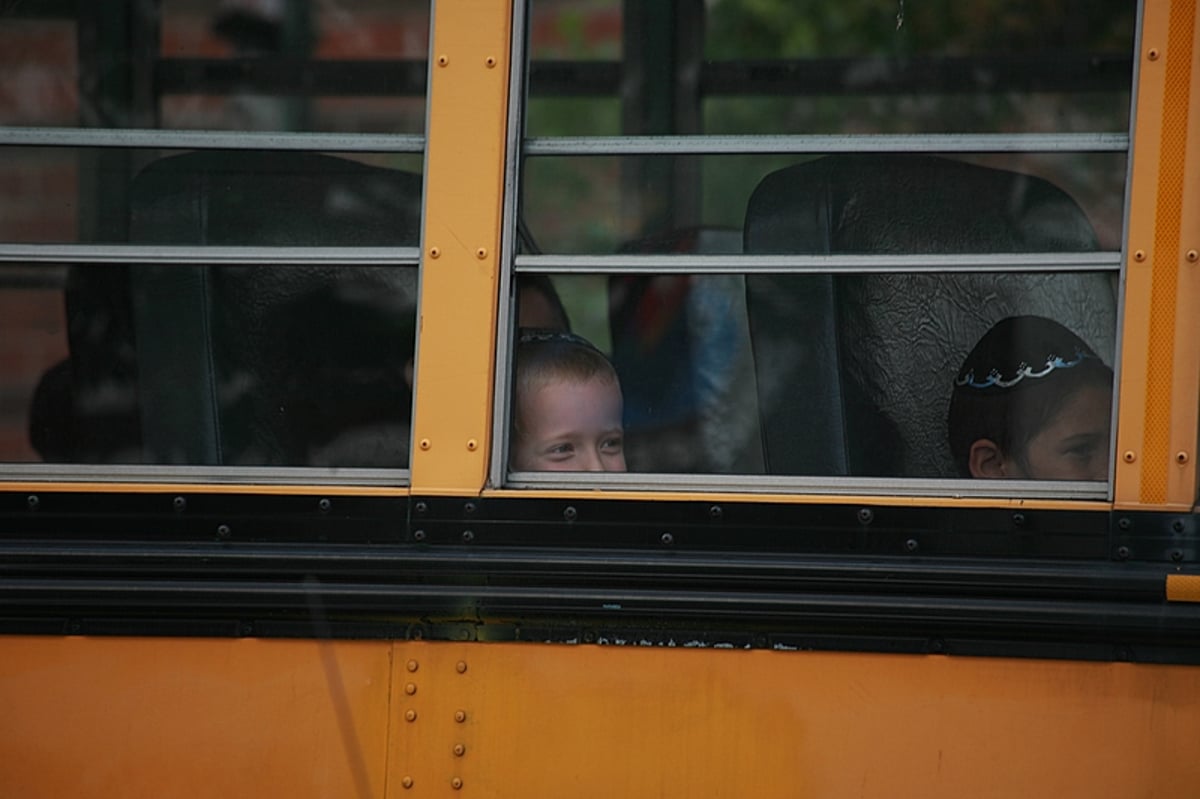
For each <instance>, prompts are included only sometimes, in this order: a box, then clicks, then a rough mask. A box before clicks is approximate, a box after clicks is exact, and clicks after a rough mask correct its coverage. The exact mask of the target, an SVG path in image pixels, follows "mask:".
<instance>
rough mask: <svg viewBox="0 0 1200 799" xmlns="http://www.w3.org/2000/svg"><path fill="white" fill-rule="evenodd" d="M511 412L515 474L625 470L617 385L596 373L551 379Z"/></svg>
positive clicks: (521, 400)
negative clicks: (515, 421) (516, 430)
mask: <svg viewBox="0 0 1200 799" xmlns="http://www.w3.org/2000/svg"><path fill="white" fill-rule="evenodd" d="M517 413H518V414H519V419H520V427H521V435H519V436H518V437H517V438H516V440H515V441H514V442H513V452H512V458H511V460H512V468H513V469H514V470H515V471H519V472H623V471H625V446H624V434H623V429H622V426H621V387H620V386H619V385H618V384H617V383H616V382H615V381H613V380H611V379H608V378H606V377H604V376H599V375H597V376H595V377H591V378H589V379H587V380H584V381H578V380H551V381H550V382H547V383H543V384H542V385H540V386H538V387H537V388H535V389H534V390H533V391H531V392H529V393H528V394H526V395H525V396H522V397H521V399H520V401H519V407H518V408H517Z"/></svg>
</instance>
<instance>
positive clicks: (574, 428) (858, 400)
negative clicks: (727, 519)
mask: <svg viewBox="0 0 1200 799" xmlns="http://www.w3.org/2000/svg"><path fill="white" fill-rule="evenodd" d="M1113 278H1114V275H1113V274H1109V273H1100V272H1096V273H1065V274H1053V273H1045V272H1043V273H1013V272H1008V273H979V272H971V273H954V274H941V275H934V274H917V275H913V274H899V273H889V274H846V275H829V274H825V275H821V274H811V273H809V274H753V275H733V274H731V275H694V274H690V275H689V274H660V275H609V276H603V275H590V276H586V277H585V276H579V275H557V276H554V277H553V278H552V279H549V280H547V279H546V278H545V277H543V276H536V277H535V276H530V275H519V276H518V279H517V286H518V295H517V297H518V304H517V312H518V317H519V319H520V323H521V324H522V325H523V334H524V336H525V338H526V339H529V338H530V337H532V338H533V339H535V340H536V339H537V338H538V336H543V337H545V336H550V337H553V336H555V335H561V334H556V333H553V332H547V329H546V328H545V327H544V324H545V323H544V322H538V323H537V326H538V328H540V329H539V330H537V331H532V330H530V329H529V327H530V325H529V324H528V323H529V322H531V321H532V320H531V319H530V318H529V317H527V315H526V312H525V309H526V308H527V307H529V308H532V307H533V306H534V305H535V302H534V300H533V297H534V296H535V295H537V296H540V297H544V296H546V295H547V293H548V292H550V293H552V294H553V295H555V297H556V299H554V300H553V301H554V302H560V301H561V300H562V298H564V297H567V296H570V295H571V294H572V292H574V291H576V290H577V286H578V285H579V284H582V285H585V286H588V287H589V288H590V289H591V290H590V291H589V292H588V294H587V301H586V302H579V301H576V302H573V303H570V304H568V303H566V302H561V303H560V305H559V307H561V308H565V309H566V317H565V318H564V319H563V320H562V322H563V324H562V326H561V327H559V328H558V330H560V331H564V330H566V329H568V328H569V329H570V330H571V331H572V333H573V334H574V335H576V336H580V337H581V339H583V340H586V341H588V342H589V344H587V345H581V346H584V347H587V346H591V344H594V343H595V342H593V341H592V339H593V337H595V338H599V335H598V333H599V331H597V329H596V328H595V327H594V324H595V322H594V319H595V317H597V316H600V315H603V316H604V317H606V319H607V331H604V332H605V333H606V336H605V338H606V339H607V341H606V345H600V346H597V347H596V349H598V350H602V352H603V354H604V357H605V358H606V359H607V361H605V362H604V363H601V364H600V365H595V364H594V363H593V365H592V366H589V367H588V369H586V370H584V372H582V373H581V372H579V371H572V370H573V369H575V365H573V355H572V353H573V352H574V350H573V349H572V348H571V347H569V346H565V345H564V346H562V347H560V348H559V350H557V351H556V357H557V358H559V359H560V360H558V361H556V362H555V363H554V364H552V365H551V366H547V365H546V364H545V363H544V362H543V361H544V360H545V359H547V358H549V356H547V355H546V354H545V353H544V352H542V353H540V354H539V353H536V352H534V351H533V350H532V349H531V348H530V347H529V345H528V344H522V343H518V345H517V350H516V365H515V370H516V377H515V379H514V392H515V396H514V398H513V406H512V407H513V409H514V410H513V423H514V429H513V436H514V438H513V440H512V453H513V454H512V457H511V458H510V466H511V467H512V468H513V469H514V470H519V471H543V470H556V469H560V468H565V469H570V470H575V471H588V470H594V471H613V470H615V469H607V468H604V467H603V466H602V465H600V464H602V462H603V459H602V455H603V453H602V451H601V446H602V445H603V443H604V441H605V440H606V439H605V438H604V437H603V435H604V434H607V433H611V427H612V426H611V424H610V425H608V426H605V425H603V424H600V425H597V424H596V420H595V419H592V418H591V417H589V416H588V412H589V410H595V409H596V408H607V409H611V405H612V397H611V396H610V394H611V390H612V385H613V381H609V380H607V379H598V378H595V376H596V375H600V376H601V378H603V376H604V375H606V374H607V371H606V370H607V368H608V367H606V366H605V365H604V364H605V363H607V364H611V371H612V373H613V374H614V375H615V376H616V378H617V383H619V389H620V396H619V399H620V402H621V404H622V416H621V429H620V432H621V438H622V458H623V462H622V465H623V466H624V467H625V468H627V469H628V470H629V471H633V472H661V473H692V474H705V473H708V474H715V473H725V474H733V473H737V474H758V473H767V474H774V475H803V476H839V475H841V476H860V477H911V478H954V477H970V476H976V477H1008V478H1025V479H1073V480H1080V479H1083V480H1103V479H1105V478H1106V477H1107V470H1108V451H1109V429H1110V428H1109V425H1110V416H1111V401H1112V390H1113V388H1112V370H1111V365H1112V363H1113V356H1114V350H1115V329H1116V321H1115V320H1116V293H1115V292H1116V286H1115V281H1114V279H1113ZM585 310H586V312H587V316H585V315H584V313H583V312H584V311H585ZM589 317H590V318H589ZM1013 317H1017V319H1016V320H1015V321H1014V320H1012V318H1013ZM1006 319H1009V321H1007V322H1004V321H1002V320H1006ZM998 323H999V324H998ZM993 328H995V329H996V331H995V332H992V333H990V334H989V330H993ZM1014 330H1015V332H1014ZM981 341H982V343H981ZM523 357H524V358H527V359H528V360H527V362H526V364H524V365H523V364H522V358H523ZM535 360H536V361H538V362H539V365H538V366H537V368H536V369H533V373H534V374H536V375H538V376H539V379H538V380H533V379H531V378H530V376H529V375H530V373H531V371H530V370H531V369H532V367H530V366H529V365H528V364H529V363H532V362H534V361H535ZM584 360H588V359H587V358H584ZM591 360H592V361H595V360H596V359H591ZM550 383H555V384H566V385H565V386H564V385H560V386H559V388H558V389H556V391H558V392H559V394H561V395H562V396H559V394H554V393H553V392H542V391H541V388H542V387H543V386H544V385H546V384H550ZM589 392H590V393H589ZM964 392H965V393H964ZM960 395H961V396H960ZM952 397H955V398H956V399H955V402H956V403H957V405H958V410H957V411H955V412H953V413H952V412H951V400H952ZM556 403H557V404H556ZM964 417H965V419H966V422H967V423H966V424H964ZM552 420H553V421H555V422H557V427H556V428H555V429H554V430H549V429H545V430H544V429H543V427H544V426H546V425H550V422H551V421H552ZM534 421H538V422H540V423H541V424H534V423H533V422H534ZM589 424H590V425H591V426H590V427H589V426H588V425H589ZM989 424H990V425H991V427H989V426H988V425H989ZM582 431H588V432H589V434H591V433H595V434H596V435H595V436H592V437H590V438H588V437H585V436H581V439H582V440H584V441H586V442H587V443H588V444H589V445H590V446H592V451H591V460H590V461H589V460H586V459H580V460H573V461H570V463H569V465H567V466H558V465H555V464H554V463H551V462H549V458H550V457H551V456H559V455H562V453H561V451H560V450H559V449H557V448H564V449H569V450H570V452H571V453H572V455H575V454H578V452H579V450H580V448H581V446H582V445H581V444H580V439H573V438H571V436H568V435H567V434H568V433H572V434H579V433H581V432H582ZM542 434H544V437H543V438H538V436H539V435H542ZM555 434H558V435H559V436H560V437H561V438H562V439H563V440H552V439H554V436H555ZM566 439H571V440H570V441H567V440H566ZM983 439H986V441H987V443H988V444H990V445H992V446H991V449H990V450H989V449H987V447H976V449H977V450H978V452H977V454H976V455H974V456H972V455H971V454H970V452H971V450H972V447H973V446H974V445H975V444H976V442H977V441H979V440H983ZM964 440H965V443H964ZM531 441H538V442H540V443H541V444H542V445H545V446H544V448H543V450H542V451H541V454H544V455H546V457H545V458H543V459H542V460H540V461H539V460H537V459H536V458H531V457H530V451H529V448H530V446H532V444H531V443H530V442H531ZM964 453H965V454H964ZM535 454H537V453H535ZM988 454H990V456H991V457H990V459H989V458H988V457H985V455H988ZM972 457H974V458H975V460H976V461H977V462H978V463H977V464H976V467H975V468H972V466H971V465H970V463H971V458H972ZM562 459H563V460H564V461H567V460H569V459H568V458H567V457H566V456H565V455H564V456H562Z"/></svg>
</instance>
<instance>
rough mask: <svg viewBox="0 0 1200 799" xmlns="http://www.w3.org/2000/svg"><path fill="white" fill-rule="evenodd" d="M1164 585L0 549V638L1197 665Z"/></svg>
mask: <svg viewBox="0 0 1200 799" xmlns="http://www.w3.org/2000/svg"><path fill="white" fill-rule="evenodd" d="M1169 571H1173V570H1172V569H1170V567H1165V566H1162V565H1155V564H1147V563H1107V562H1101V563H1086V562H1059V563H1047V562H1032V561H1025V560H1004V559H976V560H973V561H972V560H966V559H937V558H927V559H923V558H922V559H917V558H914V559H909V560H907V561H906V560H905V559H903V558H895V557H892V558H862V557H860V558H854V559H848V558H838V557H833V556H797V555H790V556H767V555H761V554H759V555H745V556H741V557H733V556H727V555H713V554H704V553H665V552H663V553H656V552H651V553H645V552H635V551H578V550H577V551H573V552H570V553H564V552H562V551H558V550H552V549H541V548H534V549H524V550H490V549H469V548H465V547H461V548H454V547H429V546H401V547H382V546H374V547H349V546H329V545H327V546H323V547H318V548H305V547H298V546H273V545H243V546H237V545H183V546H181V545H178V544H170V543H165V544H160V545H133V544H116V545H101V544H92V545H80V544H72V545H66V546H63V545H56V544H54V543H53V542H50V543H45V542H7V543H4V544H3V545H0V631H14V630H19V629H28V628H29V626H30V624H31V623H32V621H31V620H36V619H42V620H56V619H72V620H73V621H72V622H71V623H72V624H75V625H76V626H77V628H78V629H79V630H80V631H83V632H95V629H94V627H95V625H96V624H99V623H100V622H101V621H103V624H101V627H103V628H104V629H115V630H120V631H121V632H122V634H137V633H138V632H139V631H147V630H148V631H153V632H152V633H147V634H163V632H162V631H164V630H166V631H170V630H172V629H175V630H178V631H181V632H180V634H187V632H186V631H187V630H189V629H192V628H193V627H194V626H195V625H197V624H199V623H200V622H201V621H203V622H204V624H205V625H207V626H205V627H204V629H226V630H230V631H233V630H241V629H243V627H244V626H245V627H247V628H248V629H252V630H255V631H257V632H256V634H269V633H266V632H264V631H268V630H270V629H272V627H271V624H275V625H276V627H275V629H281V630H284V631H285V633H284V634H291V635H305V634H307V635H318V636H319V635H324V634H326V633H322V632H319V631H321V630H326V629H328V630H333V631H335V632H334V633H333V634H335V635H336V634H339V633H337V632H336V631H337V630H344V631H345V634H349V635H354V634H356V632H355V631H356V630H357V631H359V632H361V630H362V628H363V625H364V624H366V625H370V624H374V625H376V626H378V625H383V628H384V632H383V633H381V634H390V635H405V634H406V633H405V631H406V630H408V629H409V628H410V627H412V626H413V625H418V626H422V627H429V626H430V625H431V624H433V622H435V621H437V620H443V621H446V622H454V623H457V624H458V625H459V626H458V627H455V628H454V629H455V630H456V631H461V630H463V629H467V630H470V631H471V632H470V635H471V637H494V636H495V635H496V634H495V633H489V632H486V631H487V630H489V629H493V630H495V629H501V628H504V627H506V626H513V625H517V626H520V625H525V626H533V627H537V628H539V629H541V630H543V632H542V633H541V635H542V636H550V637H551V638H553V637H555V636H557V637H559V638H570V636H572V635H574V634H575V633H576V632H577V631H578V629H579V628H580V626H581V625H585V626H590V627H592V628H594V629H603V630H607V631H608V633H607V634H608V635H610V636H613V637H616V638H622V637H628V636H631V635H634V634H636V633H637V632H638V631H644V630H647V629H651V630H659V631H661V632H662V633H663V635H668V634H670V635H674V633H671V631H672V630H676V629H679V630H703V631H704V634H705V635H706V636H709V637H710V638H711V637H714V636H715V638H721V637H722V636H725V637H730V636H732V637H735V638H736V637H738V636H742V637H745V636H758V635H762V636H766V638H765V639H764V640H767V641H779V640H782V639H781V638H780V636H797V635H800V636H812V635H820V636H825V637H832V638H834V639H837V640H850V641H854V640H857V641H859V642H860V643H859V645H857V646H860V647H866V648H868V649H870V648H872V647H876V646H882V647H884V648H887V647H888V646H891V645H892V644H888V643H886V642H887V641H891V642H893V643H894V642H895V641H898V640H901V639H920V640H932V639H935V638H937V639H943V640H951V641H952V640H957V639H959V638H970V639H971V640H973V641H976V642H979V641H985V642H986V641H992V642H993V644H994V648H993V649H992V650H989V649H988V648H987V646H983V650H979V647H980V646H981V645H980V644H978V643H977V644H974V645H973V646H974V647H975V650H978V651H990V652H992V653H993V654H1004V653H1005V652H1009V651H1010V650H1012V649H1013V647H1016V649H1017V650H1020V651H1022V652H1026V653H1027V652H1030V651H1037V652H1043V653H1049V654H1048V655H1047V656H1057V655H1055V654H1054V653H1055V652H1060V651H1061V650H1058V649H1056V648H1055V647H1058V646H1060V645H1068V644H1069V645H1072V646H1074V645H1084V644H1086V645H1087V646H1100V647H1101V649H1102V650H1103V651H1108V650H1107V649H1105V648H1106V647H1129V646H1132V645H1136V647H1137V649H1138V651H1140V652H1151V651H1152V652H1156V653H1157V654H1156V657H1158V658H1165V659H1168V660H1171V662H1200V605H1195V604H1184V603H1167V602H1166V601H1165V599H1164V597H1163V587H1164V583H1165V577H1166V574H1167V573H1168V572H1169ZM222 618H224V619H225V620H226V621H225V622H220V623H218V622H219V620H220V619H222ZM214 619H215V620H217V621H216V622H214ZM247 619H250V620H252V621H250V622H245V621H244V620H247ZM121 620H124V623H122V622H121ZM265 622H270V623H271V624H266V626H264V623H265ZM285 623H286V624H285ZM55 624H58V622H55ZM213 624H216V626H215V627H213V626H212V625H213ZM105 625H107V626H105ZM280 625H282V626H280ZM306 625H307V626H306ZM463 625H465V627H464V626H463ZM372 629H373V628H372ZM305 630H309V632H308V633H305ZM545 631H549V632H545ZM230 634H239V633H236V632H231V633H230ZM456 634H457V633H456ZM456 640H457V639H456ZM863 641H870V642H874V643H869V644H868V643H863ZM881 642H883V643H881ZM847 645H849V644H847ZM1031 646H1032V647H1034V649H1032V650H1030V649H1029V647H1031ZM1147 647H1149V649H1147ZM975 650H973V651H975ZM1013 651H1015V650H1013ZM1113 651H1116V650H1113ZM1193 658H1194V660H1193Z"/></svg>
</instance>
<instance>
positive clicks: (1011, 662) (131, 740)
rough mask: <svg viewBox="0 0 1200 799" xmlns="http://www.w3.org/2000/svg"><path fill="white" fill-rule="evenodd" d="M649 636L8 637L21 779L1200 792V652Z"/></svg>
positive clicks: (2, 769) (686, 789) (5, 739)
mask: <svg viewBox="0 0 1200 799" xmlns="http://www.w3.org/2000/svg"><path fill="white" fill-rule="evenodd" d="M610 643H615V642H610ZM623 643H624V644H626V645H607V646H604V645H578V646H571V645H540V644H503V643H493V644H455V643H430V642H396V643H387V642H345V641H339V642H329V641H324V642H322V641H292V640H255V639H241V640H229V639H164V638H158V639H128V638H126V639H121V638H49V637H30V638H23V637H5V638H3V639H0V647H2V648H3V651H2V652H0V710H2V712H3V716H4V724H3V726H2V727H0V794H2V795H4V796H23V797H40V796H46V797H50V796H68V795H78V796H90V797H103V796H121V797H130V796H214V797H215V796H222V797H224V796H249V795H270V796H275V795H279V796H292V797H307V796H313V797H317V796H372V797H380V796H389V797H397V796H455V795H473V796H481V797H510V796H511V797H542V796H570V797H593V796H594V797H609V796H627V797H695V796H709V797H718V796H728V797H742V796H755V797H810V796H811V797H836V796H856V797H898V796H925V797H947V799H949V797H962V796H973V797H1012V796H1029V797H1040V796H1089V795H1090V796H1114V797H1115V796H1122V797H1123V796H1142V797H1177V796H1183V795H1188V793H1189V791H1190V790H1192V789H1193V788H1194V786H1195V785H1197V784H1200V760H1197V758H1196V757H1195V756H1194V755H1195V751H1194V745H1195V732H1196V730H1198V729H1200V672H1198V671H1197V670H1196V669H1194V668H1185V667H1173V666H1148V665H1135V664H1129V663H1092V662H1079V661H1046V660H1019V659H999V658H995V659H993V658H969V657H966V658H964V657H958V658H948V657H943V656H912V655H885V654H849V653H833V652H782V651H764V650H753V651H742V650H725V649H712V648H699V647H695V648H693V647H688V645H687V642H686V641H679V642H677V643H678V645H677V646H675V647H641V646H636V643H637V642H633V641H630V642H623Z"/></svg>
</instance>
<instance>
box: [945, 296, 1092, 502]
mask: <svg viewBox="0 0 1200 799" xmlns="http://www.w3.org/2000/svg"><path fill="white" fill-rule="evenodd" d="M1112 380H1113V373H1112V369H1110V368H1109V367H1108V366H1106V365H1105V364H1104V362H1103V361H1101V360H1100V358H1099V357H1098V356H1097V355H1096V353H1095V352H1093V351H1092V349H1091V348H1090V347H1088V345H1087V344H1085V343H1084V342H1083V340H1082V339H1080V338H1079V337H1078V336H1076V335H1075V334H1074V333H1072V332H1071V331H1070V330H1067V329H1066V328H1065V327H1063V326H1062V325H1060V324H1058V323H1057V322H1054V321H1051V320H1050V319H1045V318H1042V317H1039V316H1013V317H1009V318H1007V319H1002V320H1001V321H999V322H997V323H996V324H995V325H994V326H993V327H992V329H991V330H989V331H988V332H987V333H986V334H984V336H983V338H981V339H980V340H979V343H977V344H976V345H975V348H974V349H973V350H971V352H970V354H969V355H967V358H966V360H965V361H964V362H963V365H962V368H961V369H959V372H958V376H957V377H956V378H955V381H954V391H953V394H952V395H951V399H950V413H949V417H948V426H949V432H950V449H951V451H952V452H953V454H954V460H955V462H956V463H957V464H958V468H959V471H960V472H961V473H962V474H963V476H966V477H985V478H1023V479H1027V480H1105V479H1107V477H1108V449H1109V430H1110V424H1111V421H1110V420H1111V416H1112Z"/></svg>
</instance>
